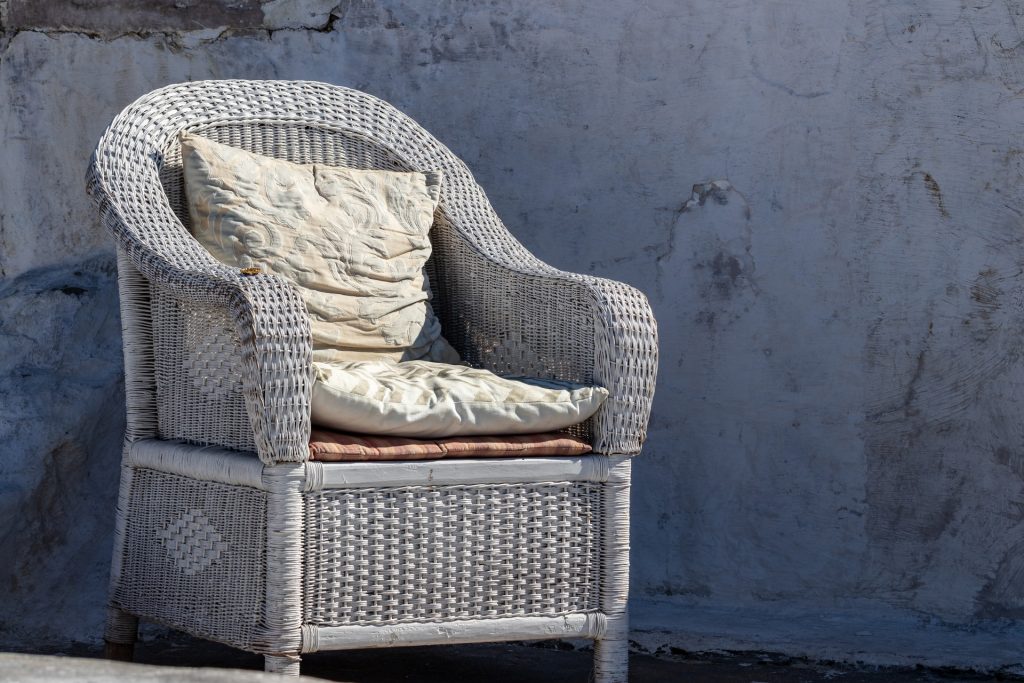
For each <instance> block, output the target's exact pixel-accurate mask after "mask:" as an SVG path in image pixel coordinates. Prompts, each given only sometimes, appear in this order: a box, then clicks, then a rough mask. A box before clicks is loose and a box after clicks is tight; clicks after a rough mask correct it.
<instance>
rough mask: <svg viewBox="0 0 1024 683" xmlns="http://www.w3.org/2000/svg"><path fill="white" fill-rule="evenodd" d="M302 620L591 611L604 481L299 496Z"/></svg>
mask: <svg viewBox="0 0 1024 683" xmlns="http://www.w3.org/2000/svg"><path fill="white" fill-rule="evenodd" d="M304 505H305V513H306V518H307V519H309V520H316V522H317V523H316V524H315V525H310V526H309V527H307V529H306V539H305V555H304V567H303V575H304V585H303V589H304V590H303V592H304V596H303V615H304V616H303V622H304V623H308V624H313V625H318V626H342V625H380V624H400V623H412V622H428V621H433V622H439V621H447V620H456V619H465V618H480V619H487V618H496V617H510V616H555V615H561V614H569V613H574V612H587V611H596V610H597V609H598V607H599V603H598V597H599V596H598V588H599V586H598V578H599V572H600V561H601V557H600V552H599V542H598V539H597V534H596V531H597V526H596V524H595V523H596V521H597V520H598V519H600V516H601V486H600V485H599V484H592V483H582V482H562V483H548V484H518V485H474V486H408V487H400V488H369V489H348V490H335V491H323V492H318V493H314V494H307V495H306V496H305V501H304Z"/></svg>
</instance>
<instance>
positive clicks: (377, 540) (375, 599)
mask: <svg viewBox="0 0 1024 683" xmlns="http://www.w3.org/2000/svg"><path fill="white" fill-rule="evenodd" d="M185 129H188V130H191V131H194V132H197V133H199V134H201V135H204V136H207V137H209V138H212V139H214V140H217V141H218V142H222V143H225V144H229V145H234V146H236V147H241V148H243V149H246V150H249V151H252V152H256V153H259V154H264V155H269V156H274V157H278V158H283V159H288V160H290V161H295V162H301V163H309V162H315V163H323V164H330V165H342V166H351V167H356V168H387V169H405V170H435V169H436V170H441V171H442V172H443V173H444V176H445V182H444V184H443V189H442V195H441V201H440V206H439V209H438V211H437V213H436V215H435V224H434V228H433V230H432V232H431V239H432V243H433V249H434V251H433V256H432V258H431V260H430V261H429V262H428V265H427V272H428V276H429V278H430V284H431V289H432V291H433V294H434V297H433V301H432V305H433V307H434V308H435V310H436V311H437V313H438V315H439V317H440V318H441V321H442V325H443V327H444V330H445V335H446V337H447V338H448V339H449V341H451V342H452V343H453V345H454V346H455V347H456V348H457V349H458V350H459V352H460V353H461V354H462V355H463V357H464V358H465V359H466V360H468V361H469V362H470V363H472V364H473V365H476V366H480V367H486V368H489V369H493V370H495V371H497V372H499V373H512V374H529V375H534V376H540V377H554V378H561V379H570V380H576V381H580V382H588V383H596V384H600V385H602V386H605V387H606V388H608V390H609V391H610V398H609V399H608V400H607V401H606V403H605V404H604V405H603V406H602V408H601V410H600V411H599V412H598V413H597V415H595V416H594V417H593V418H592V419H591V420H589V421H588V422H587V423H585V424H584V425H581V426H579V427H577V428H575V429H574V431H575V433H577V434H580V435H582V436H585V437H586V438H588V439H589V440H591V442H592V444H593V446H594V452H595V453H596V454H598V455H591V456H586V457H583V458H564V459H561V460H559V459H540V460H531V461H529V462H523V463H522V464H517V463H516V462H515V461H512V460H504V461H501V462H493V463H482V462H481V461H450V462H444V463H436V464H434V463H420V464H419V465H418V466H415V467H410V466H409V465H408V464H407V463H336V464H330V463H329V464H322V463H314V462H310V463H307V462H306V460H307V458H308V448H307V444H308V439H309V432H310V425H309V414H310V405H309V404H310V395H311V390H312V382H313V377H312V365H311V342H310V331H309V322H308V318H307V314H306V310H305V307H304V305H303V303H302V300H301V298H300V297H299V294H298V293H297V291H296V290H295V288H294V287H293V286H291V285H290V284H289V283H287V282H285V281H283V280H281V279H280V278H277V277H275V276H273V275H269V274H256V275H247V274H243V273H241V272H238V271H236V270H235V269H232V268H229V267H227V266H225V265H223V264H221V263H218V262H217V261H215V260H214V259H213V258H212V257H211V256H210V255H209V253H208V252H206V251H205V250H204V249H203V248H202V247H200V246H199V244H198V243H197V242H196V241H195V240H194V239H193V238H192V237H191V236H190V235H189V233H188V229H187V223H188V212H187V209H186V206H185V202H184V196H183V183H182V177H181V158H180V149H179V148H178V143H177V140H178V133H179V132H180V131H182V130H185ZM88 186H89V190H90V193H91V194H92V196H93V198H94V199H95V201H96V203H97V205H98V206H99V209H100V214H101V216H102V220H103V223H104V224H105V225H106V227H107V229H108V230H109V231H110V232H111V234H112V235H113V237H114V239H115V241H116V243H117V248H118V266H119V274H120V293H121V311H122V320H123V334H124V349H125V372H126V397H127V410H128V428H127V432H126V447H125V456H124V466H123V468H122V481H121V494H120V498H119V503H118V521H117V526H116V530H115V545H114V558H113V561H112V571H111V610H110V618H109V621H108V629H107V639H108V641H109V642H111V643H112V644H115V645H117V646H119V647H123V646H126V645H127V644H128V643H130V642H132V640H133V634H134V629H135V621H134V620H135V617H136V616H141V617H143V618H146V619H150V620H155V621H160V622H163V623H167V624H170V625H172V626H175V627H177V628H180V629H183V630H186V631H189V632H192V633H195V634H198V635H202V636H204V637H208V638H211V639H215V640H220V641H222V642H226V643H229V644H232V645H235V646H237V647H242V648H246V649H250V650H253V651H256V652H261V653H263V654H265V655H266V657H267V660H266V661H267V669H268V670H272V671H278V672H281V673H288V674H297V673H298V670H299V666H298V661H299V655H300V653H301V652H312V651H315V650H317V649H332V648H334V649H337V648H349V647H380V646H392V645H401V644H429V643H433V642H480V641H487V640H507V639H523V638H557V637H584V638H593V639H595V640H596V641H597V642H598V647H597V650H596V653H595V664H596V668H595V672H596V675H597V678H598V679H599V680H601V681H619V680H625V675H626V673H625V672H626V643H627V641H626V616H625V605H626V596H627V587H628V567H629V565H628V539H629V536H628V520H629V498H628V496H629V464H630V463H629V460H628V459H627V458H623V457H621V456H625V455H632V454H636V453H638V452H639V451H640V447H641V444H642V442H643V440H644V435H645V430H646V427H647V422H648V418H649V414H650V407H651V400H652V396H653V392H654V379H655V370H656V366H657V336H656V328H655V323H654V319H653V317H652V315H651V311H650V307H649V305H648V303H647V300H646V299H645V298H644V296H643V295H642V294H640V293H639V292H638V291H636V290H635V289H633V288H631V287H629V286H627V285H624V284H621V283H617V282H612V281H609V280H603V279H600V278H595V277H590V276H586V275H577V274H572V273H566V272H563V271H560V270H557V269H555V268H552V267H550V266H548V265H546V264H544V263H542V262H541V261H539V260H538V259H537V258H535V257H534V256H533V255H531V254H530V253H529V252H528V251H527V250H526V249H525V248H523V246H522V245H520V244H519V243H518V242H517V241H516V240H515V239H514V238H513V237H512V236H511V235H510V234H509V232H508V231H507V230H506V229H505V227H504V225H503V224H502V223H501V221H500V220H499V219H498V217H497V216H496V215H495V213H494V211H493V209H492V208H491V206H490V204H489V202H488V201H487V198H486V196H485V195H484V193H483V191H482V190H481V189H480V187H479V186H478V185H477V184H476V182H475V181H474V180H473V178H472V176H471V175H470V173H469V171H468V170H467V169H466V167H465V165H464V164H463V163H462V162H461V161H459V160H458V159H457V158H456V157H455V156H454V155H453V154H452V153H451V152H450V151H449V150H448V149H447V148H445V147H444V146H443V145H442V144H441V143H439V142H438V141H437V140H435V139H434V138H433V137H432V136H431V135H430V134H429V133H427V132H426V131H424V130H423V129H422V128H421V127H419V126H418V125H417V124H416V123H415V122H413V121H412V120H411V119H409V118H408V117H407V116H405V115H404V114H402V113H400V112H398V111H397V110H395V109H394V108H393V107H391V106H390V105H388V104H386V103H384V102H382V101H380V100H378V99H376V98H374V97H372V96H370V95H367V94H364V93H360V92H357V91H355V90H350V89H347V88H340V87H336V86H330V85H326V84H322V83H309V82H281V81H275V82H271V81H206V82H197V83H188V84H180V85H174V86H169V87H167V88H163V89H161V90H157V91H154V92H152V93H150V94H148V95H146V96H144V97H142V98H141V99H139V100H138V101H136V102H135V103H134V104H132V105H131V106H129V107H128V108H127V109H125V110H124V111H123V112H122V113H121V114H120V115H119V116H118V117H117V118H116V119H115V120H114V121H113V123H112V124H111V125H110V127H109V128H108V130H107V131H106V133H104V135H103V137H102V139H101V140H100V143H99V145H98V147H97V149H96V152H95V154H94V157H93V161H92V164H91V166H90V170H89V174H88ZM225 449H232V450H225ZM257 456H258V460H257ZM610 456H611V457H610Z"/></svg>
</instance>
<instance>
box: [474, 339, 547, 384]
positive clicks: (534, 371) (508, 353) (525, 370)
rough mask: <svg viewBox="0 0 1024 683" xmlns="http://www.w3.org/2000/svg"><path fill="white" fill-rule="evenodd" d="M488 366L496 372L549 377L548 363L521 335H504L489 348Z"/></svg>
mask: <svg viewBox="0 0 1024 683" xmlns="http://www.w3.org/2000/svg"><path fill="white" fill-rule="evenodd" d="M488 366H489V367H491V368H492V369H493V370H494V372H497V373H498V374H506V375H508V374H513V375H524V376H526V377H551V376H552V368H551V367H550V363H546V362H545V361H544V359H542V358H541V357H540V356H538V355H537V353H535V352H534V350H533V349H531V348H530V347H529V346H528V345H527V344H526V343H524V342H523V338H522V335H516V334H513V335H512V336H509V337H505V338H504V339H502V340H501V342H500V343H498V344H497V345H495V346H494V348H493V349H491V350H490V358H489V359H488Z"/></svg>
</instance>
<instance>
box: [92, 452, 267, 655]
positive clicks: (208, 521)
mask: <svg viewBox="0 0 1024 683" xmlns="http://www.w3.org/2000/svg"><path fill="white" fill-rule="evenodd" d="M197 512H198V513H199V514H196V513H197ZM208 529H212V530H213V532H214V533H216V534H218V535H219V536H220V537H221V538H220V540H219V541H217V540H214V538H213V536H212V534H211V533H209V531H208ZM200 530H203V531H204V532H205V534H204V533H203V532H201V531H200ZM266 537H267V527H266V494H265V493H264V492H262V491H257V490H255V489H250V488H247V487H244V486H231V485H227V484H219V483H215V482H210V481H200V480H196V479H191V478H189V477H182V476H179V475H175V474H168V473H166V472H157V471H155V470H148V469H144V468H137V469H135V470H134V475H133V477H132V493H131V498H130V500H129V504H128V513H127V520H126V525H125V553H124V557H123V561H124V564H123V566H122V574H121V580H120V582H119V583H118V585H117V587H116V588H115V590H114V593H113V595H112V599H113V601H114V604H115V605H117V606H118V607H121V608H123V609H125V610H128V611H129V612H131V613H132V614H137V615H139V616H140V617H143V618H146V619H149V620H151V621H156V622H160V623H164V624H168V625H170V626H173V627H174V628H177V629H180V630H183V631H187V632H189V633H192V634H193V635H198V636H202V637H205V638H212V639H213V640H217V641H220V642H223V643H228V644H229V645H234V646H235V647H240V648H243V649H250V648H251V647H252V642H253V638H254V637H255V636H256V635H257V630H258V628H259V622H260V620H261V619H262V614H263V609H262V605H263V600H264V595H265V592H266V591H265V567H266V547H265V544H266ZM172 538H173V539H175V543H176V544H177V549H178V551H180V552H181V558H182V559H181V561H182V562H183V563H184V562H187V561H191V562H193V563H195V566H194V567H193V568H194V569H195V570H196V571H191V569H190V570H189V571H186V569H185V568H183V567H182V565H181V564H179V562H178V556H177V554H175V553H172V552H171V550H170V549H169V543H168V541H169V539H172ZM193 545H194V546H196V547H197V548H198V550H196V551H194V552H192V551H191V550H190V551H185V550H184V548H190V547H191V546H193ZM204 548H209V552H207V551H205V550H203V549H204ZM176 552H177V551H176ZM204 553H205V554H204ZM214 556H216V558H215V559H214ZM200 557H202V558H204V559H200ZM186 558H191V560H187V559H186ZM200 564H206V566H205V567H204V568H203V569H202V570H199V565H200ZM189 566H190V565H188V564H186V567H189Z"/></svg>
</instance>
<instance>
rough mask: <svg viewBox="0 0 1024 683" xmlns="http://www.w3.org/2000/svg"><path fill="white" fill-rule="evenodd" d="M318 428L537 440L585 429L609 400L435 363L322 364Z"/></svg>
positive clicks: (586, 390)
mask: <svg viewBox="0 0 1024 683" xmlns="http://www.w3.org/2000/svg"><path fill="white" fill-rule="evenodd" d="M313 365H314V366H315V368H316V379H317V381H316V382H315V384H314V385H313V399H312V413H313V415H312V417H313V422H314V424H317V425H320V426H323V427H329V428H331V429H336V430H339V431H345V432H362V433H369V434H389V435H395V436H408V437H418V438H441V437H447V436H454V435H462V436H468V435H487V434H531V433H538V432H550V431H556V430H559V429H563V428H565V427H568V426H570V425H574V424H577V423H579V422H582V421H584V420H586V419H587V418H588V417H590V416H591V415H593V414H594V413H595V412H596V411H597V409H598V408H599V407H600V405H601V402H602V401H604V399H605V398H606V397H607V396H608V391H607V390H606V389H604V388H602V387H587V386H581V385H579V384H574V383H572V382H562V381H556V380H540V379H533V378H525V377H518V378H511V377H499V376H498V375H495V374H494V373H492V372H489V371H487V370H481V369H477V368H470V367H466V366H464V365H446V364H442V363H432V362H429V361H409V362H404V363H392V362H388V361H351V362H335V363H314V364H313Z"/></svg>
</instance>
